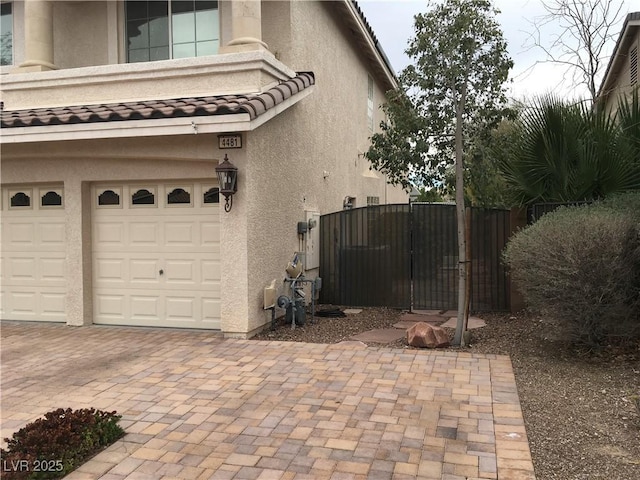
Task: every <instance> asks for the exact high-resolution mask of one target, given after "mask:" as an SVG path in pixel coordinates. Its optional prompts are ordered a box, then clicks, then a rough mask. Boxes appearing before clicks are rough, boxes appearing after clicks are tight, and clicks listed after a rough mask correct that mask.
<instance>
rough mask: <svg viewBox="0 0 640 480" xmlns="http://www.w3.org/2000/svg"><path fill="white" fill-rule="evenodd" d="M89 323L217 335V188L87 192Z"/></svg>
mask: <svg viewBox="0 0 640 480" xmlns="http://www.w3.org/2000/svg"><path fill="white" fill-rule="evenodd" d="M92 193H93V195H92V197H93V232H92V233H93V239H92V245H93V290H94V307H93V310H94V323H99V324H111V325H135V326H148V327H179V328H205V329H219V328H220V228H219V226H220V210H219V195H218V188H217V186H215V185H213V184H208V183H204V182H196V181H194V182H182V183H136V184H108V185H107V184H104V185H96V186H94V188H93V189H92Z"/></svg>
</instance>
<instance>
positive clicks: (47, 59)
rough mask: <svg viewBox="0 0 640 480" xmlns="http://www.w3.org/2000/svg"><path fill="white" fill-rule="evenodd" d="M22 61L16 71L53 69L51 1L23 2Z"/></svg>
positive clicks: (29, 0)
mask: <svg viewBox="0 0 640 480" xmlns="http://www.w3.org/2000/svg"><path fill="white" fill-rule="evenodd" d="M24 58H25V60H24V62H22V63H21V64H20V65H19V66H18V68H17V69H16V70H17V71H18V72H43V71H47V70H55V69H57V67H56V66H55V65H54V64H53V2H51V1H48V0H26V1H25V3H24Z"/></svg>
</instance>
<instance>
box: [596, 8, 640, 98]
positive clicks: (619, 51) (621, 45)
mask: <svg viewBox="0 0 640 480" xmlns="http://www.w3.org/2000/svg"><path fill="white" fill-rule="evenodd" d="M638 31H640V12H633V13H630V14H628V15H627V17H626V18H625V19H624V24H623V25H622V30H621V31H620V36H619V37H618V41H617V42H616V46H615V48H614V49H613V53H612V54H611V58H610V59H609V65H607V70H606V71H605V73H604V78H603V80H602V83H601V84H600V90H599V91H598V98H600V97H602V96H606V95H607V94H609V93H610V91H611V89H612V88H615V84H616V81H617V79H618V75H619V73H620V69H621V68H622V66H623V65H624V60H625V59H626V55H627V50H628V49H629V44H630V42H631V41H632V40H633V38H634V37H635V35H636V34H637V33H638Z"/></svg>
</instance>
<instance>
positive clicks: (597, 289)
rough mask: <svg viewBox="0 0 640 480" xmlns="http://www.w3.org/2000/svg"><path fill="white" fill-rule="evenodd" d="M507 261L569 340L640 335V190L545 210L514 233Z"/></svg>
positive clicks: (593, 343)
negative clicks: (595, 201)
mask: <svg viewBox="0 0 640 480" xmlns="http://www.w3.org/2000/svg"><path fill="white" fill-rule="evenodd" d="M504 260H505V262H506V264H507V265H508V266H509V267H510V271H511V276H512V278H513V280H514V281H515V282H516V285H517V286H518V288H519V290H520V291H521V293H522V294H523V296H524V298H525V300H526V302H527V303H528V305H529V307H530V308H531V309H532V310H534V311H536V312H538V313H541V314H543V315H547V316H549V317H550V318H552V319H554V320H556V321H557V323H558V325H559V326H560V327H561V328H562V330H563V332H564V334H565V335H566V337H567V339H568V340H569V341H570V342H571V343H573V344H575V345H579V346H583V347H588V348H589V349H594V348H598V347H602V346H605V345H610V344H622V343H628V342H635V341H637V340H638V339H639V338H640V194H638V193H633V194H625V195H620V196H616V197H613V198H611V199H610V200H606V201H603V202H597V203H595V204H592V205H587V206H579V207H563V208H560V209H558V210H556V211H555V212H553V213H550V214H547V215H545V216H543V217H542V218H541V219H540V220H539V221H538V222H536V223H535V224H533V225H531V226H529V227H527V228H525V229H523V230H521V231H520V232H518V233H517V234H516V235H514V236H513V237H512V239H511V240H510V241H509V243H508V245H507V248H506V250H505V253H504Z"/></svg>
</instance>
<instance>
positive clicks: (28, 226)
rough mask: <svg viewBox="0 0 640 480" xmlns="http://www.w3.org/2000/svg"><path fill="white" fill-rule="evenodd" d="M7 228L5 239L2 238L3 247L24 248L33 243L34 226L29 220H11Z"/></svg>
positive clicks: (34, 236)
mask: <svg viewBox="0 0 640 480" xmlns="http://www.w3.org/2000/svg"><path fill="white" fill-rule="evenodd" d="M6 230H7V239H6V241H5V240H4V239H3V245H2V246H3V248H18V249H20V250H25V249H28V248H30V247H33V246H34V245H35V238H36V228H35V225H34V224H33V223H31V222H29V223H24V222H16V221H13V222H12V223H11V226H10V227H9V228H7V229H6Z"/></svg>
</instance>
